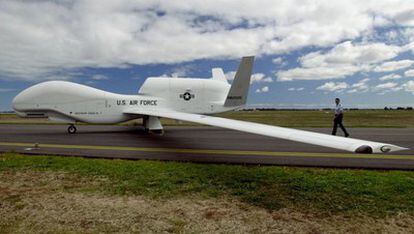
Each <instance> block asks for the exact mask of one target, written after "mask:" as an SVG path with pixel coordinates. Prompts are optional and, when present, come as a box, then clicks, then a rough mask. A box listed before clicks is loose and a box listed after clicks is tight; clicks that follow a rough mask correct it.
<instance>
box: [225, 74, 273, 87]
mask: <svg viewBox="0 0 414 234" xmlns="http://www.w3.org/2000/svg"><path fill="white" fill-rule="evenodd" d="M224 75H225V76H226V79H227V80H233V79H234V76H235V75H236V72H235V71H230V72H226V73H225V74H224ZM271 82H273V79H272V78H271V77H268V76H266V75H265V74H263V73H254V74H252V77H251V79H250V84H252V83H271Z"/></svg>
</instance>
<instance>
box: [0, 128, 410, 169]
mask: <svg viewBox="0 0 414 234" xmlns="http://www.w3.org/2000/svg"><path fill="white" fill-rule="evenodd" d="M77 128H78V132H77V133H76V134H68V133H67V132H66V129H67V127H66V126H65V125H26V124H16V125H10V124H0V152H9V151H13V152H20V153H25V154H50V155H64V156H83V157H99V158H123V159H155V160H175V161H190V162H204V163H241V164H274V165H286V166H315V167H346V168H376V169H408V170H413V169H414V129H413V128H354V129H350V132H351V134H352V137H354V138H359V139H367V140H373V141H379V142H386V143H391V144H395V145H399V146H403V147H407V148H410V150H405V151H400V152H396V153H392V154H371V155H363V154H353V153H348V152H344V151H339V150H334V149H329V148H324V147H319V146H313V145H308V144H303V143H297V142H292V141H287V140H282V139H276V138H270V137H264V136H259V135H254V134H248V133H241V132H237V131H231V130H226V129H220V128H213V127H203V126H198V127H179V126H178V127H175V126H171V127H168V126H167V127H165V134H164V135H155V134H147V133H145V132H144V131H143V130H142V129H141V128H140V127H129V126H106V125H104V126H95V125H80V126H77ZM306 130H310V131H316V132H322V133H328V134H329V132H330V129H326V128H312V129H310V128H308V129H306Z"/></svg>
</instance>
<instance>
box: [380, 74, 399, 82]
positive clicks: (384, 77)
mask: <svg viewBox="0 0 414 234" xmlns="http://www.w3.org/2000/svg"><path fill="white" fill-rule="evenodd" d="M401 78H402V76H400V75H398V74H389V75H385V76H382V77H380V78H379V80H382V81H384V80H398V79H401Z"/></svg>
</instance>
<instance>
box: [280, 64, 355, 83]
mask: <svg viewBox="0 0 414 234" xmlns="http://www.w3.org/2000/svg"><path fill="white" fill-rule="evenodd" d="M359 70H360V68H358V67H357V66H342V67H312V68H301V67H299V68H294V69H290V70H286V71H279V72H278V73H277V80H278V81H292V80H326V79H340V78H344V77H345V76H348V75H351V74H353V73H355V72H357V71H359Z"/></svg>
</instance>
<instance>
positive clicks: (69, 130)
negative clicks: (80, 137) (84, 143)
mask: <svg viewBox="0 0 414 234" xmlns="http://www.w3.org/2000/svg"><path fill="white" fill-rule="evenodd" d="M68 133H69V134H75V133H76V127H75V125H73V124H71V125H69V127H68Z"/></svg>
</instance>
